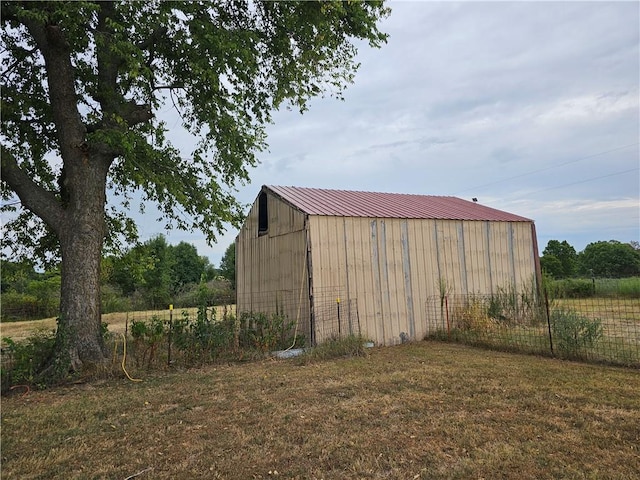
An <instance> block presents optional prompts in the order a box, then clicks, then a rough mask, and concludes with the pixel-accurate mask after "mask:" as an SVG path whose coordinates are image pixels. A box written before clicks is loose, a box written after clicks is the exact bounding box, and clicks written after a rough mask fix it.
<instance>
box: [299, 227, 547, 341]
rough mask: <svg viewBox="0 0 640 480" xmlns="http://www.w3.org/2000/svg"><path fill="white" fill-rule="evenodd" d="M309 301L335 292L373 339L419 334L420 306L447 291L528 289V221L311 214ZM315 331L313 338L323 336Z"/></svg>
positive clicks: (532, 262)
mask: <svg viewBox="0 0 640 480" xmlns="http://www.w3.org/2000/svg"><path fill="white" fill-rule="evenodd" d="M309 233H310V235H309V237H310V243H311V264H312V271H313V280H312V286H313V292H314V302H315V301H318V300H319V296H320V294H321V293H322V292H326V291H331V292H332V294H333V295H335V293H334V292H335V291H339V292H341V294H342V295H344V296H346V297H347V298H348V299H349V300H350V301H351V302H353V301H354V300H355V301H356V304H357V309H358V317H359V322H360V325H361V327H362V331H363V333H364V334H365V335H366V336H368V337H369V338H371V339H372V340H374V341H375V342H377V343H378V344H384V345H393V344H396V343H399V342H400V341H401V338H402V337H403V336H406V338H408V339H422V337H423V336H424V334H425V333H426V324H425V321H424V318H425V315H424V313H425V308H426V304H427V301H428V299H429V298H432V297H434V296H438V295H439V294H440V291H441V288H443V287H444V288H445V289H446V291H447V293H449V294H470V293H478V294H486V293H496V292H497V291H498V289H501V288H502V289H513V288H515V289H516V290H517V291H520V290H521V289H524V288H526V289H529V288H530V286H531V282H533V281H534V278H535V266H536V257H535V251H534V247H533V246H534V242H533V239H532V228H531V223H529V222H479V221H457V220H414V219H372V218H356V217H329V216H311V217H310V218H309ZM322 340H323V339H322V338H316V341H322Z"/></svg>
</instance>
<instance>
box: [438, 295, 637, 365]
mask: <svg viewBox="0 0 640 480" xmlns="http://www.w3.org/2000/svg"><path fill="white" fill-rule="evenodd" d="M425 318H426V322H427V335H426V337H427V338H431V339H439V340H446V341H454V342H461V343H466V344H471V345H481V346H485V347H489V348H496V349H504V350H512V351H518V352H526V353H536V354H541V355H551V356H554V357H559V358H564V359H571V360H582V361H591V362H605V363H611V364H616V365H624V366H631V367H636V368H637V367H640V299H638V298H580V299H558V300H553V301H548V300H547V301H532V299H530V298H527V297H524V296H520V297H518V296H511V297H505V296H502V297H500V296H490V295H486V296H485V295H448V296H444V297H433V298H430V299H429V300H428V301H427V302H426V305H425Z"/></svg>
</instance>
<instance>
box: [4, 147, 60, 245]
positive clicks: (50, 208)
mask: <svg viewBox="0 0 640 480" xmlns="http://www.w3.org/2000/svg"><path fill="white" fill-rule="evenodd" d="M1 148H2V149H1V159H0V160H1V165H0V168H1V170H0V180H1V181H3V182H6V183H7V185H9V187H11V189H12V190H13V191H14V192H15V193H16V195H18V198H20V200H21V202H22V205H23V206H24V207H26V208H27V209H29V210H31V211H32V212H33V213H34V214H36V215H37V216H39V217H40V218H42V220H43V221H44V222H45V223H46V224H47V225H48V226H49V227H50V228H51V229H52V230H53V231H54V232H56V234H58V233H59V231H60V229H61V228H62V224H63V221H64V216H65V212H64V210H63V208H62V207H61V206H60V203H59V202H58V199H57V198H56V196H55V195H54V194H53V193H51V192H50V191H48V190H46V189H44V188H42V187H41V186H40V185H38V184H37V183H36V182H34V181H33V180H32V179H31V178H30V177H29V175H27V173H26V172H25V171H24V170H23V169H22V168H20V166H19V165H18V162H17V161H16V159H15V157H14V156H13V154H12V153H11V152H9V151H8V150H7V149H5V148H4V146H2V147H1Z"/></svg>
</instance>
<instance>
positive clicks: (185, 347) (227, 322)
mask: <svg viewBox="0 0 640 480" xmlns="http://www.w3.org/2000/svg"><path fill="white" fill-rule="evenodd" d="M215 312H216V310H215V308H208V307H206V306H201V307H199V308H198V313H197V315H196V318H195V321H193V320H192V319H191V318H190V317H189V314H188V313H187V312H186V311H183V312H182V319H181V320H178V321H177V322H175V323H174V324H173V327H172V330H171V333H172V341H173V343H174V345H175V346H176V348H177V349H178V350H179V351H180V352H181V353H182V354H183V357H184V361H185V363H186V364H188V365H192V364H197V363H200V364H203V363H206V362H210V361H214V360H216V359H217V358H218V357H219V356H220V355H221V354H222V353H223V352H224V350H231V349H232V347H233V340H234V337H235V328H236V327H235V323H236V321H235V317H234V316H233V315H230V314H225V315H224V316H223V318H222V319H221V320H219V321H218V320H216V318H215Z"/></svg>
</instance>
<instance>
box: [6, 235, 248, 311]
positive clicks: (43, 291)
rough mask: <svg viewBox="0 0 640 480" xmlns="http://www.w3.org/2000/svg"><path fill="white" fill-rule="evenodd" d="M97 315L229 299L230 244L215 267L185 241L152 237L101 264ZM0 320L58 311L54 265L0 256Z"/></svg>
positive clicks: (231, 294)
mask: <svg viewBox="0 0 640 480" xmlns="http://www.w3.org/2000/svg"><path fill="white" fill-rule="evenodd" d="M100 280H101V296H102V313H111V312H126V311H135V310H156V309H157V310H159V309H165V308H167V307H168V305H169V304H173V305H174V306H175V307H176V308H187V307H195V306H198V305H202V304H205V303H206V304H207V305H219V304H222V303H234V302H235V244H231V245H230V246H229V247H228V248H227V250H226V252H225V254H224V256H223V257H222V260H221V261H220V265H219V266H218V267H216V266H214V265H212V264H211V263H210V261H209V259H208V258H207V257H205V256H201V255H199V254H198V251H197V249H196V247H195V246H194V245H192V244H189V243H187V242H180V243H178V244H177V245H171V244H169V243H167V240H166V238H165V237H164V236H163V235H158V236H156V237H154V238H152V239H150V240H148V241H146V242H144V243H141V244H138V245H135V246H133V247H131V248H130V249H128V250H126V251H125V252H124V253H122V254H121V255H109V256H106V257H104V258H103V259H102V265H101V278H100ZM0 295H1V303H2V321H14V320H29V319H37V318H48V317H54V316H56V315H58V310H59V305H60V269H59V266H53V267H51V268H49V269H47V270H45V271H44V272H41V271H40V272H39V271H37V269H36V268H35V266H34V264H33V263H31V262H29V261H28V260H22V261H17V262H16V261H8V260H5V259H4V258H3V259H2V279H1V294H0Z"/></svg>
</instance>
